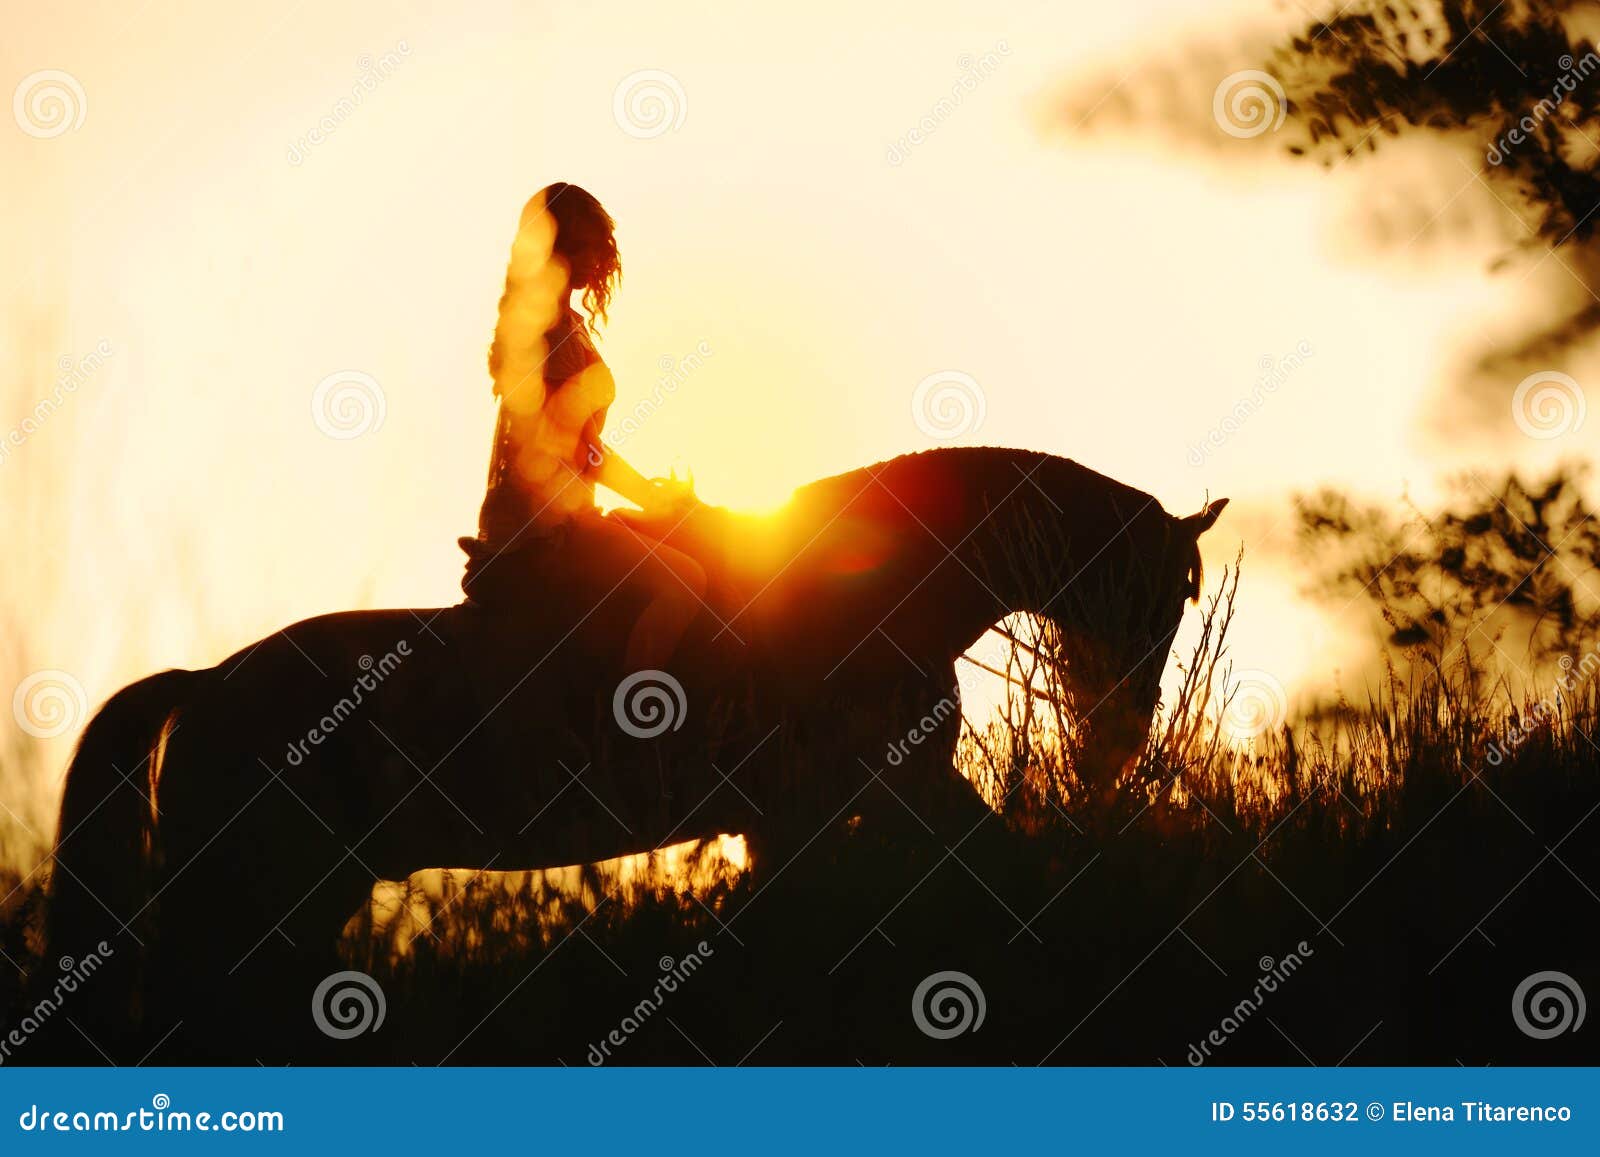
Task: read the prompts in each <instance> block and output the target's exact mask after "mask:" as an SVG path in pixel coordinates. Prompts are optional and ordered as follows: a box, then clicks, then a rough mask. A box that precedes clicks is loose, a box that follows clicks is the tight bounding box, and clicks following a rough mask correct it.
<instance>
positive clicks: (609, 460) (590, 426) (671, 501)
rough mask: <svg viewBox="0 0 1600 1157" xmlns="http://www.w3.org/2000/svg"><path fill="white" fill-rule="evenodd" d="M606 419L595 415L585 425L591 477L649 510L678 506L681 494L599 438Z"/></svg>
mask: <svg viewBox="0 0 1600 1157" xmlns="http://www.w3.org/2000/svg"><path fill="white" fill-rule="evenodd" d="M603 421H604V418H602V417H600V416H599V415H596V417H594V418H590V419H589V421H588V423H587V424H585V426H584V427H583V441H584V444H585V445H586V446H587V447H588V457H589V467H590V469H589V477H590V478H591V479H593V480H594V481H595V482H598V483H599V484H600V485H601V486H604V487H605V488H606V489H607V490H615V491H616V492H617V493H618V494H620V495H622V497H624V498H626V499H627V500H628V501H629V502H632V503H633V504H634V505H636V506H638V507H640V508H641V509H643V510H645V511H648V512H650V513H657V512H660V511H663V510H667V509H670V508H671V507H672V506H673V505H675V502H676V500H677V498H679V497H680V496H681V495H680V494H678V493H676V492H675V491H674V490H673V489H672V488H670V487H666V486H663V485H661V484H660V483H656V482H652V481H651V480H650V479H648V478H646V477H645V476H644V475H643V474H640V473H639V472H638V471H637V470H635V469H634V468H633V466H632V465H630V464H629V462H628V461H627V460H626V459H625V458H623V457H622V455H621V454H618V453H617V452H616V451H615V450H613V449H611V448H610V447H609V446H607V445H606V444H605V443H604V442H602V441H601V440H600V424H601V422H603Z"/></svg>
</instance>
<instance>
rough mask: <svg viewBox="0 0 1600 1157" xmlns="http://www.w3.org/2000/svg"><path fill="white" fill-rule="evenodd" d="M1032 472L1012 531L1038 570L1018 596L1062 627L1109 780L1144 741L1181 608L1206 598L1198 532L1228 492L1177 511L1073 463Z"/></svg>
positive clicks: (1071, 677) (1097, 757)
mask: <svg viewBox="0 0 1600 1157" xmlns="http://www.w3.org/2000/svg"><path fill="white" fill-rule="evenodd" d="M1036 477H1037V479H1038V480H1039V482H1040V483H1041V489H1040V490H1039V492H1038V494H1037V495H1036V496H1034V498H1033V499H1032V500H1031V501H1029V502H1028V504H1027V508H1026V510H1025V512H1024V514H1023V517H1022V519H1021V520H1020V521H1021V522H1022V523H1023V524H1024V531H1023V533H1021V534H1017V533H1015V532H1013V533H1012V534H1011V537H1012V538H1021V539H1025V540H1028V541H1029V542H1030V544H1031V546H1030V549H1029V550H1027V551H1026V552H1024V555H1025V558H1026V566H1025V567H1024V568H1023V569H1028V568H1031V569H1033V570H1034V571H1036V572H1037V575H1038V578H1037V580H1036V581H1032V582H1025V583H1024V584H1023V586H1022V587H1021V588H1017V589H1016V593H1017V594H1018V595H1019V596H1020V597H1021V598H1023V599H1024V600H1026V601H1027V602H1030V603H1032V605H1031V606H1028V607H1026V608H1025V609H1030V610H1033V611H1035V612H1036V613H1041V614H1043V615H1044V616H1045V617H1046V618H1047V619H1048V620H1050V622H1051V623H1053V624H1054V626H1055V627H1056V629H1057V630H1058V632H1059V635H1060V639H1061V648H1062V654H1063V657H1064V658H1065V660H1066V678H1067V681H1068V683H1069V685H1070V687H1071V688H1072V693H1073V699H1074V703H1073V708H1074V712H1075V713H1076V714H1077V715H1078V717H1079V719H1080V721H1081V722H1083V723H1085V725H1086V734H1087V735H1088V736H1090V737H1091V745H1090V748H1089V749H1088V750H1086V751H1085V755H1086V757H1087V760H1088V762H1089V764H1090V766H1091V774H1092V775H1094V776H1095V777H1096V778H1100V782H1101V783H1102V786H1108V785H1109V783H1111V782H1114V779H1115V777H1116V776H1117V775H1118V774H1120V772H1121V771H1122V770H1123V769H1125V768H1126V767H1127V766H1128V764H1129V762H1130V761H1131V760H1132V759H1133V757H1134V756H1136V755H1137V754H1138V752H1139V750H1140V749H1141V748H1142V746H1143V744H1144V739H1145V735H1146V733H1147V731H1148V729H1149V726H1150V722H1151V718H1152V716H1153V714H1154V712H1155V708H1156V705H1157V702H1158V701H1159V698H1160V685H1161V675H1162V672H1163V670H1164V669H1165V667H1166V663H1167V657H1168V655H1169V653H1170V651H1171V649H1172V643H1173V638H1174V636H1175V635H1176V634H1177V630H1178V626H1179V624H1180V623H1181V621H1182V619H1183V612H1184V608H1185V606H1186V605H1187V604H1188V603H1190V602H1191V601H1198V600H1199V596H1200V586H1201V556H1200V546H1199V543H1200V538H1201V536H1202V535H1203V534H1205V532H1206V531H1208V530H1210V529H1211V527H1213V526H1214V525H1216V522H1217V519H1218V517H1220V516H1221V514H1222V511H1223V509H1224V508H1225V507H1226V506H1227V504H1228V500H1227V499H1225V498H1223V499H1218V500H1216V501H1213V502H1208V503H1206V505H1205V506H1204V507H1203V508H1202V509H1201V510H1199V511H1198V512H1196V513H1194V514H1191V515H1188V516H1187V517H1181V518H1176V517H1173V516H1172V515H1170V514H1168V513H1167V512H1166V511H1164V510H1163V509H1162V508H1161V505H1160V504H1159V503H1158V502H1157V501H1156V500H1155V499H1154V498H1152V497H1151V496H1150V495H1148V494H1145V493H1143V492H1141V491H1136V490H1133V489H1132V488H1130V487H1126V486H1123V485H1122V484H1120V483H1117V482H1115V481H1114V480H1112V479H1109V478H1106V477H1104V476H1102V475H1099V474H1095V473H1094V472H1093V471H1089V470H1087V469H1085V468H1083V467H1081V466H1078V465H1077V464H1076V463H1071V462H1067V461H1065V460H1056V461H1054V462H1047V463H1045V464H1044V466H1043V468H1042V469H1041V470H1040V471H1039V472H1038V474H1037V475H1036ZM1018 493H1019V495H1023V494H1025V493H1026V492H1025V491H1019V492H1018ZM1013 569H1016V568H1013ZM1035 591H1037V592H1039V593H1041V594H1044V595H1045V596H1046V597H1045V598H1043V599H1042V600H1039V601H1035V600H1034V599H1033V598H1032V597H1031V596H1032V595H1033V594H1034V592H1035ZM1104 777H1108V778H1104Z"/></svg>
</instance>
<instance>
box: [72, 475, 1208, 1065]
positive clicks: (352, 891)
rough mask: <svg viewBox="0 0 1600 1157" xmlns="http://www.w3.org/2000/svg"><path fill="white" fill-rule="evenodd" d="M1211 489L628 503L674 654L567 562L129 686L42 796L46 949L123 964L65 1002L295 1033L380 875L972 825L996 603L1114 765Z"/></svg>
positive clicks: (308, 629) (882, 484)
mask: <svg viewBox="0 0 1600 1157" xmlns="http://www.w3.org/2000/svg"><path fill="white" fill-rule="evenodd" d="M1225 503H1226V500H1225V499H1224V500H1220V501H1217V502H1211V503H1209V504H1207V505H1206V506H1205V507H1204V508H1203V509H1202V510H1201V511H1199V512H1198V513H1196V514H1193V515H1190V516H1188V517H1183V518H1179V517H1175V516H1173V515H1170V514H1168V513H1167V512H1166V511H1164V510H1163V509H1162V508H1161V506H1160V504H1159V503H1158V502H1157V501H1156V500H1155V499H1154V498H1153V497H1152V496H1150V495H1149V494H1146V493H1144V492H1142V491H1139V490H1136V489H1134V488H1132V487H1129V486H1126V485H1124V484H1122V483H1120V482H1116V481H1114V480H1112V479H1110V478H1108V477H1105V476H1104V475H1101V474H1098V473H1096V472H1094V471H1093V470H1090V469H1089V468H1087V467H1085V466H1082V465H1080V464H1078V463H1076V462H1073V461H1071V460H1068V459H1065V458H1059V457H1054V456H1051V455H1047V454H1042V453H1036V452H1030V451H1023V450H1007V449H997V448H947V449H940V450H932V451H925V452H922V453H919V454H913V455H907V456H903V457H899V458H895V459H892V460H889V461H886V462H880V463H878V464H876V465H873V466H869V467H866V468H864V469H858V470H855V471H851V472H849V473H845V474H840V475H837V476H834V477H831V478H825V479H822V480H820V481H818V482H814V483H811V484H810V485H807V486H805V487H802V488H801V489H799V490H797V491H796V492H795V494H794V495H793V497H792V498H791V500H790V502H789V503H788V504H787V506H785V507H784V508H782V509H781V510H780V511H778V512H777V513H776V514H774V515H770V516H754V515H740V514H734V513H731V512H729V511H727V510H724V509H721V508H717V507H711V506H705V505H701V504H697V503H696V504H691V505H689V506H687V507H686V508H685V509H683V510H682V511H679V512H677V513H675V514H674V515H673V516H672V517H671V518H670V519H669V520H666V521H662V520H660V519H657V520H654V521H652V520H649V519H645V518H643V517H642V516H639V515H635V516H633V521H634V522H635V523H636V524H637V525H638V526H639V527H640V528H641V529H642V530H645V531H647V532H648V533H650V534H652V535H654V536H655V537H658V538H660V539H662V540H664V541H669V542H672V543H674V544H675V545H677V546H679V547H680V548H682V549H685V550H687V551H688V552H690V553H691V554H692V555H693V556H695V557H696V558H698V559H699V560H700V561H701V562H702V564H703V565H704V567H705V569H706V571H707V575H708V579H709V585H708V592H707V598H706V606H705V609H704V611H703V612H702V613H701V614H700V616H699V618H698V620H697V621H696V623H695V624H694V625H693V627H692V628H691V630H690V633H689V635H688V637H687V638H686V639H685V641H684V643H683V644H682V646H681V647H680V649H679V652H678V654H677V656H676V657H675V659H674V660H673V662H672V663H671V664H670V665H671V667H672V670H671V671H647V672H629V673H621V672H618V671H617V670H616V669H615V666H614V663H615V660H614V658H613V656H616V655H620V654H621V653H622V640H623V637H624V634H625V632H626V630H627V627H628V624H629V623H631V622H632V615H633V613H634V611H635V610H636V609H637V608H636V599H637V596H636V595H635V594H634V593H633V592H632V591H631V590H630V589H629V584H627V583H626V582H624V583H623V584H622V585H621V586H619V587H618V588H616V589H612V590H597V589H589V590H587V591H582V590H581V586H582V584H581V583H579V584H578V585H579V588H580V593H581V594H582V595H583V596H584V597H583V599H582V601H581V602H580V603H578V604H575V605H574V606H573V607H572V608H571V609H566V608H563V609H562V610H561V611H560V613H556V612H554V611H552V612H551V613H548V614H541V613H540V612H539V610H538V608H539V607H540V605H541V600H540V596H539V592H530V598H529V608H530V609H529V610H528V611H527V612H526V613H521V614H518V615H506V614H504V613H496V612H492V611H490V610H488V609H486V608H483V607H479V606H477V605H476V604H474V603H472V602H471V601H470V600H469V601H467V602H465V603H462V604H459V605H456V606H452V607H444V608H429V609H409V610H406V609H402V610H378V611H353V612H343V613H337V614H329V615H324V616H320V617H316V618H312V619H307V620H304V621H302V622H298V623H295V624H293V625H291V626H288V627H285V628H283V629H282V630H280V631H278V632H276V633H275V634H273V635H270V636H268V637H266V638H264V639H261V640H259V641H257V642H256V643H254V644H252V645H250V646H248V647H246V648H244V649H243V650H241V651H239V652H238V653H236V654H234V655H232V656H230V657H229V658H227V659H225V660H224V661H223V662H221V663H220V664H218V665H217V666H215V667H212V668H210V669H207V670H171V671H166V672H162V673H159V674H155V675H151V676H149V677H147V678H145V679H142V680H140V681H138V682H136V683H133V684H131V685H129V686H128V687H125V688H123V689H122V690H120V691H119V692H117V693H116V694H115V695H113V696H112V697H111V699H110V700H109V701H108V702H107V703H106V704H105V705H104V706H103V707H102V708H101V709H100V710H99V712H98V713H97V714H96V715H95V716H94V717H93V718H92V719H91V721H90V722H89V724H88V726H87V728H86V729H85V731H84V734H83V736H82V737H81V740H80V742H79V744H78V747H77V749H76V752H75V754H74V757H73V759H72V762H71V765H70V768H69V770H68V774H67V779H66V785H65V790H64V794H63V799H62V805H61V814H60V827H59V832H58V838H57V841H56V845H55V848H54V867H53V871H52V883H51V899H50V904H49V907H48V916H47V939H48V942H49V952H50V954H51V955H52V956H53V955H57V954H66V955H73V954H76V955H80V956H81V954H82V953H84V952H86V951H89V950H90V949H91V946H93V945H95V944H99V943H101V942H105V943H106V944H108V945H109V944H112V943H114V944H116V945H117V946H118V951H117V954H116V956H115V958H114V959H115V962H116V963H117V964H118V966H119V968H120V980H118V981H117V982H115V983H113V982H112V981H111V980H107V979H103V974H101V975H97V977H96V983H95V984H94V985H93V986H89V987H91V988H92V989H93V990H94V992H95V993H98V994H99V1000H100V1007H99V1008H98V1009H95V1008H90V1007H88V1004H89V997H88V996H87V995H86V996H85V997H84V998H81V999H80V1003H79V1005H78V1008H77V1009H76V1010H75V1012H76V1015H77V1016H78V1017H79V1019H78V1021H77V1022H76V1023H77V1024H78V1026H79V1027H80V1028H81V1029H82V1030H83V1035H85V1037H86V1038H88V1039H90V1040H92V1041H93V1043H94V1044H95V1046H96V1049H97V1050H98V1051H100V1052H101V1053H103V1054H104V1055H107V1056H117V1054H118V1053H119V1052H121V1053H122V1054H123V1055H128V1056H132V1057H134V1058H137V1057H139V1056H140V1055H141V1054H142V1053H144V1052H145V1051H146V1050H147V1049H148V1047H149V1042H150V1041H151V1040H153V1039H157V1038H159V1040H160V1042H161V1044H162V1049H161V1051H159V1052H158V1053H157V1054H156V1059H157V1060H160V1059H162V1058H164V1057H173V1056H177V1057H180V1058H182V1059H185V1060H194V1059H197V1058H202V1059H225V1060H238V1059H246V1060H248V1059H252V1058H254V1059H262V1058H263V1057H276V1058H280V1059H288V1058H291V1057H293V1058H296V1059H299V1058H302V1057H304V1056H306V1055H310V1052H311V1049H312V1046H313V1045H315V1044H321V1045H326V1044H327V1042H326V1040H319V1038H318V1037H317V1036H316V1034H315V1033H313V1032H312V1031H311V1030H312V1023H311V1022H312V1018H310V1017H307V1016H306V1013H305V1003H306V1001H307V1000H308V999H309V998H310V997H311V995H312V992H313V989H314V988H315V987H316V984H317V982H318V980H319V979H322V978H324V977H326V976H328V974H329V972H330V971H332V970H333V969H336V968H337V967H338V965H337V958H336V956H335V945H336V943H337V941H338V939H339V937H340V935H341V933H342V931H343V928H344V926H345V924H346V922H347V921H348V919H349V918H350V917H351V916H352V915H353V914H355V913H356V912H357V911H359V910H360V909H361V908H362V906H363V905H364V904H365V903H367V901H368V899H369V897H370V895H371V890H372V886H373V883H374V881H396V880H404V879H406V878H407V877H408V876H410V875H411V874H413V873H415V872H417V871H419V870H423V869H428V868H459V869H480V870H483V869H492V870H532V869H543V868H551V867H556V866H562V865H570V864H580V863H588V862H594V861H598V860H602V859H607V858H611V857H617V856H623V855H628V854H635V853H641V852H651V851H653V850H656V849H659V848H661V847H663V846H665V845H667V844H669V843H676V842H681V841H688V840H694V839H708V838H712V837H716V836H718V835H721V834H736V833H743V834H746V835H748V836H750V837H751V838H752V839H753V840H760V839H770V840H771V841H773V845H772V846H785V847H788V848H799V847H804V846H806V845H807V844H809V842H810V840H811V839H812V838H813V837H814V836H815V835H816V834H817V833H819V832H821V831H823V830H826V829H827V828H828V827H829V826H830V825H837V824H840V823H842V822H849V821H851V820H852V819H854V818H855V817H858V816H861V815H873V814H884V815H889V816H894V815H900V816H904V815H905V814H906V813H907V812H914V813H916V818H917V820H918V822H919V823H920V824H921V825H922V827H924V828H926V829H927V831H929V832H932V833H935V834H936V835H937V836H938V838H941V839H948V840H951V841H953V840H956V839H959V838H962V836H963V835H964V834H967V833H970V831H971V830H972V829H973V827H975V826H977V825H981V824H982V823H983V822H984V820H985V819H986V818H993V816H994V813H993V811H992V810H991V809H990V808H989V807H988V806H987V805H986V804H985V803H984V801H983V800H982V799H981V798H980V797H979V796H978V795H977V793H976V791H975V790H974V789H973V787H972V786H971V785H970V784H969V783H968V782H967V781H966V780H965V778H963V777H962V776H961V775H960V774H959V773H958V772H957V771H956V770H955V768H954V766H953V755H954V751H955V745H956V740H957V735H958V732H959V727H960V710H959V703H960V691H959V688H958V687H957V683H956V673H955V664H956V661H957V659H958V657H959V656H960V655H962V654H963V652H965V651H966V650H968V649H969V648H970V647H971V646H972V645H973V644H974V643H975V642H976V641H977V640H978V639H979V638H980V637H981V636H982V635H983V634H984V633H985V632H986V631H987V630H988V629H989V628H990V627H991V626H992V625H993V624H995V623H996V622H998V621H999V620H1001V619H1003V618H1004V617H1005V616H1007V615H1010V614H1014V613H1030V614H1035V615H1039V616H1043V617H1044V618H1045V619H1046V620H1048V621H1050V622H1052V623H1054V624H1055V625H1056V626H1057V627H1058V628H1059V629H1060V631H1061V633H1062V636H1063V637H1064V638H1065V639H1067V640H1069V654H1070V656H1071V671H1070V675H1071V678H1072V680H1073V683H1074V689H1075V693H1076V695H1077V696H1078V697H1079V698H1081V700H1082V701H1083V702H1084V703H1085V704H1087V705H1088V706H1087V708H1086V710H1085V711H1084V716H1085V719H1086V721H1087V722H1086V726H1087V734H1088V735H1089V742H1088V744H1087V746H1086V749H1085V762H1086V765H1087V766H1089V767H1090V768H1092V769H1093V774H1094V775H1095V777H1096V782H1098V783H1099V784H1100V785H1101V786H1102V787H1105V786H1106V785H1109V784H1111V783H1114V781H1115V779H1116V777H1117V775H1118V774H1120V773H1121V771H1122V770H1123V769H1125V768H1126V767H1127V766H1128V765H1129V764H1130V763H1131V762H1132V761H1133V760H1135V759H1136V758H1137V756H1138V754H1139V751H1140V749H1141V748H1142V745H1143V742H1144V738H1145V735H1146V733H1147V732H1148V729H1149V726H1150V721H1151V718H1152V716H1153V713H1154V712H1155V710H1156V708H1157V705H1158V698H1159V684H1160V677H1161V673H1162V670H1163V668H1164V666H1165V663H1166V658H1167V653H1168V651H1169V650H1170V648H1171V643H1172V639H1173V635H1174V634H1175V632H1176V630H1177V628H1178V625H1179V622H1180V620H1181V618H1182V615H1183V608H1184V606H1185V603H1186V601H1190V600H1194V599H1197V598H1198V592H1199V584H1200V553H1199V547H1198V540H1199V538H1200V535H1201V534H1202V533H1204V532H1205V531H1206V530H1207V529H1208V528H1210V527H1211V525H1212V524H1213V523H1214V522H1215V521H1216V519H1217V516H1218V514H1220V512H1221V510H1222V507H1223V506H1224V505H1225ZM614 516H616V515H614ZM493 562H494V560H493V559H490V560H488V563H487V565H490V566H492V565H493ZM552 605H554V604H552ZM580 612H581V613H580ZM930 720H931V721H932V723H931V725H930ZM908 739H909V740H914V742H908ZM757 846H758V847H760V846H762V845H760V844H758V845H757ZM146 940H149V941H150V943H149V944H146V943H145V941H146ZM123 948H127V949H128V950H127V951H123V950H122V949H123ZM130 1010H131V1011H130ZM180 1026H181V1032H180V1031H179V1029H180ZM163 1033H165V1034H168V1035H166V1036H163ZM118 1059H120V1057H119V1058H118Z"/></svg>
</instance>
